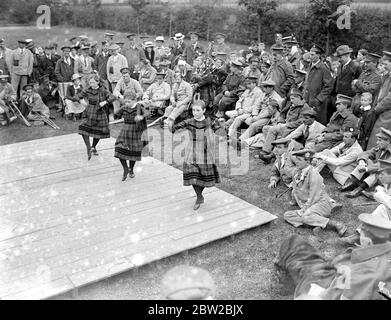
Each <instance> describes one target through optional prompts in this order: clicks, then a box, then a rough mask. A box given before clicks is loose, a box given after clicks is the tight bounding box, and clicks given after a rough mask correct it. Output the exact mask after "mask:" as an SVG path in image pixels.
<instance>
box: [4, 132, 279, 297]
mask: <svg viewBox="0 0 391 320" xmlns="http://www.w3.org/2000/svg"><path fill="white" fill-rule="evenodd" d="M113 146H114V139H105V140H102V141H101V142H100V143H99V145H98V151H99V156H97V157H96V156H93V158H92V159H91V161H87V155H86V151H85V147H84V143H83V141H82V139H81V137H80V136H79V135H77V134H70V135H64V136H58V137H53V138H47V139H40V140H33V141H28V142H22V143H17V144H12V145H5V146H0V299H44V298H48V297H51V296H55V295H58V294H61V293H64V292H67V291H70V290H73V289H75V288H78V287H80V286H84V285H87V284H90V283H93V282H96V281H99V280H101V279H105V278H108V277H110V276H113V275H115V274H118V273H121V272H124V271H127V270H129V269H132V268H135V267H138V266H141V265H144V264H147V263H150V262H152V261H156V260H159V259H162V258H165V257H168V256H170V255H174V254H177V253H179V252H182V251H185V250H189V249H192V248H195V247H198V246H201V245H204V244H206V243H209V242H212V241H215V240H217V239H221V238H224V237H227V236H229V235H232V234H236V233H238V232H241V231H243V230H245V229H248V228H252V227H256V226H259V225H262V224H264V223H268V222H270V221H272V220H274V219H275V218H276V217H275V216H273V215H271V214H270V213H268V212H266V211H264V210H262V209H260V208H258V207H255V206H253V205H251V204H249V203H247V202H245V201H243V200H241V199H239V198H237V197H235V196H233V195H231V194H229V193H226V192H223V191H221V190H219V189H217V188H208V189H206V191H205V200H206V202H205V204H204V205H202V206H201V208H200V209H199V210H198V212H194V211H193V210H192V206H193V203H194V200H195V196H194V194H193V191H192V188H189V187H184V186H183V185H182V172H181V171H180V170H177V169H175V168H173V167H170V166H168V165H166V164H164V163H162V162H160V161H158V160H156V159H153V158H151V157H148V158H144V159H143V161H141V162H139V163H137V165H136V169H135V174H136V178H135V179H128V180H127V181H125V182H122V181H121V177H122V169H121V166H120V164H119V161H118V159H115V158H114V157H113Z"/></svg>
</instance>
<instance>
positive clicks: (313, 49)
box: [310, 44, 325, 54]
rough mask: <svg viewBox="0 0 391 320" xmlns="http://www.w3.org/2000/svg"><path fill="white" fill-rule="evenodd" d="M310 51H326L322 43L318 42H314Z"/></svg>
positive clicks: (321, 52) (320, 52)
mask: <svg viewBox="0 0 391 320" xmlns="http://www.w3.org/2000/svg"><path fill="white" fill-rule="evenodd" d="M310 51H312V52H316V53H319V54H323V53H325V51H324V49H323V48H322V47H321V46H320V45H318V44H313V46H312V47H311V50H310Z"/></svg>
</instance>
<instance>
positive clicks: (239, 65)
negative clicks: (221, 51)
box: [231, 59, 243, 68]
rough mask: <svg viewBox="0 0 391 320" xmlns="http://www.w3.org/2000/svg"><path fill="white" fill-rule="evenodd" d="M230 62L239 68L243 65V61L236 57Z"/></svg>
mask: <svg viewBox="0 0 391 320" xmlns="http://www.w3.org/2000/svg"><path fill="white" fill-rule="evenodd" d="M231 64H232V65H233V66H235V67H239V68H241V67H243V63H242V62H240V61H239V60H238V59H237V60H234V61H232V62H231Z"/></svg>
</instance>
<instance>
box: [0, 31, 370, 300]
mask: <svg viewBox="0 0 391 320" xmlns="http://www.w3.org/2000/svg"><path fill="white" fill-rule="evenodd" d="M81 33H87V34H88V35H89V36H93V37H97V36H98V34H99V35H100V34H101V33H100V32H99V33H98V32H96V31H90V30H80V29H64V30H62V29H57V28H53V29H52V30H50V33H49V34H50V35H49V34H48V32H47V31H42V32H41V31H37V30H36V29H35V30H33V28H31V29H29V30H24V31H21V30H20V29H18V28H16V29H5V28H0V34H2V35H4V37H6V38H7V41H8V42H10V40H11V39H16V38H18V37H23V38H28V37H31V38H34V39H36V40H38V42H39V41H43V40H45V41H48V40H50V41H57V42H58V43H59V44H61V41H62V40H61V39H65V38H68V37H69V35H72V34H81ZM11 42H12V41H11ZM52 113H53V115H55V116H56V118H57V119H56V120H55V122H56V123H57V124H58V125H59V126H60V127H61V130H53V129H51V128H50V127H47V126H44V127H32V128H28V127H26V126H24V125H23V123H21V122H20V121H19V120H17V121H16V122H15V123H13V124H12V125H10V126H9V127H1V126H0V145H4V144H10V143H16V142H21V141H26V140H32V139H40V138H45V137H50V136H54V135H62V134H69V133H73V132H76V131H77V126H78V122H72V121H68V120H65V119H64V118H61V116H60V115H59V114H57V113H56V112H54V111H52ZM119 128H120V125H117V126H116V127H115V128H113V130H112V135H113V136H114V137H115V136H116V135H117V134H118V131H119ZM270 169H271V165H269V166H265V165H263V164H262V163H261V162H260V161H259V160H256V159H254V158H253V157H252V156H251V157H250V164H249V172H248V173H247V174H246V175H242V176H230V175H229V174H228V168H221V169H220V171H221V176H222V182H221V184H220V186H219V187H220V188H221V189H222V190H224V191H227V192H229V193H232V194H234V195H235V196H237V197H239V198H241V199H243V200H245V201H247V202H249V203H252V204H254V205H256V206H258V207H261V208H262V209H264V210H267V211H269V212H271V213H273V214H275V215H277V216H278V219H277V220H275V221H273V222H272V223H270V224H269V225H264V226H261V227H259V228H254V229H251V230H248V231H246V232H242V233H240V234H239V235H237V236H236V237H235V239H234V240H233V241H232V240H230V239H222V240H219V241H216V242H213V243H210V244H207V245H204V246H202V247H199V248H196V249H194V250H191V251H190V252H189V254H188V255H187V256H183V255H181V254H179V255H176V256H172V257H169V258H166V259H163V260H160V261H158V262H156V263H153V264H150V265H146V266H144V267H141V268H140V269H139V270H138V271H137V273H135V272H132V271H129V272H125V273H122V274H120V275H118V276H115V277H112V278H110V279H108V280H104V281H100V282H98V283H96V284H92V285H89V286H86V287H85V288H82V289H80V290H79V299H157V298H161V297H160V296H159V282H160V279H161V278H162V276H163V274H164V273H165V272H166V271H167V270H168V269H169V268H171V267H173V266H176V265H178V264H192V265H198V266H201V267H204V268H206V269H207V270H209V271H210V272H211V274H212V276H213V278H214V279H215V281H216V284H217V287H218V292H217V295H216V297H217V298H219V299H290V298H291V297H292V296H291V293H288V294H287V293H284V294H282V292H281V291H280V290H279V287H278V285H277V281H276V277H275V275H274V269H273V260H274V259H275V258H276V256H277V252H278V250H279V246H280V244H281V242H282V241H283V240H284V239H285V238H287V237H288V236H290V235H292V234H294V233H298V234H301V235H303V236H304V237H305V238H306V239H308V240H309V241H310V242H311V243H312V244H313V245H314V246H315V247H317V248H319V249H320V250H321V252H322V253H323V254H324V255H325V256H327V257H331V256H333V255H335V254H337V253H338V252H340V251H341V250H343V248H342V247H341V246H339V245H338V244H337V243H336V239H337V236H336V234H335V233H333V232H324V233H323V234H322V235H321V237H320V238H316V237H314V236H313V235H312V232H311V230H310V229H309V228H299V229H295V228H293V227H292V226H290V225H288V224H287V223H285V222H284V220H283V218H282V216H283V213H284V212H285V211H286V210H288V209H289V206H288V205H287V199H286V198H285V197H284V196H283V197H281V198H280V199H276V198H274V196H275V195H276V194H278V193H280V192H283V191H284V190H285V188H284V187H281V186H279V187H278V188H277V189H276V190H269V189H267V184H268V181H269V174H270ZM119 170H120V169H119ZM324 176H325V184H326V187H327V190H328V191H329V193H330V195H331V196H332V197H333V198H334V199H336V200H337V201H340V202H342V203H343V209H342V210H341V211H340V213H338V214H336V217H335V218H336V219H337V220H339V221H342V222H344V223H346V224H347V225H349V229H350V230H349V231H350V232H352V231H353V230H354V229H355V228H356V226H357V216H358V215H359V214H360V213H363V212H365V210H369V209H373V207H353V205H354V204H357V203H358V202H367V200H365V199H355V200H350V199H346V198H344V197H343V195H342V194H340V193H338V192H337V191H336V186H337V184H336V183H335V181H334V180H333V179H332V178H331V177H330V175H329V174H325V175H324ZM119 178H120V177H119ZM206 201H207V199H206ZM285 294H286V295H285ZM56 299H71V297H70V295H62V296H59V297H57V298H56Z"/></svg>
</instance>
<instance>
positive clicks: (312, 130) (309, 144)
mask: <svg viewBox="0 0 391 320" xmlns="http://www.w3.org/2000/svg"><path fill="white" fill-rule="evenodd" d="M302 115H303V117H304V119H303V123H302V124H301V125H300V126H299V127H298V128H296V129H295V130H293V131H292V132H291V133H290V134H288V135H287V136H286V137H285V138H280V139H277V140H275V141H274V142H272V144H273V145H276V144H277V143H289V145H290V146H293V145H294V146H297V150H300V149H303V148H305V149H312V148H313V147H314V146H315V140H316V138H317V137H318V136H319V135H320V134H321V133H322V132H323V130H324V128H325V126H324V125H323V124H321V123H320V122H318V121H316V120H315V117H316V111H315V110H314V109H308V110H305V111H303V113H302Z"/></svg>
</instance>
